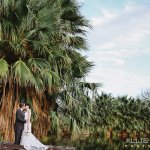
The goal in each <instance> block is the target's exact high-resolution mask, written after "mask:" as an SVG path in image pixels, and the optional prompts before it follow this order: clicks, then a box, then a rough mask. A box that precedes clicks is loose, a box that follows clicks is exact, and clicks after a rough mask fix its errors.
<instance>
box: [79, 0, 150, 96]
mask: <svg viewBox="0 0 150 150" xmlns="http://www.w3.org/2000/svg"><path fill="white" fill-rule="evenodd" d="M78 1H79V4H80V5H81V6H82V7H81V13H82V14H83V15H84V16H86V18H88V19H89V20H90V23H91V24H92V26H93V29H92V30H88V34H87V41H88V45H89V51H88V52H85V55H86V56H87V57H88V60H89V61H92V62H94V64H95V66H94V67H93V68H92V70H91V72H90V73H89V74H88V76H87V78H86V80H87V81H88V82H96V83H102V84H103V87H101V88H100V91H104V92H107V93H112V94H113V95H114V96H123V95H129V96H132V97H137V96H140V95H141V93H142V91H144V90H146V89H150V68H149V67H150V59H149V58H150V9H149V8H150V0H78Z"/></svg>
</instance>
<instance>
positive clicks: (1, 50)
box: [0, 0, 91, 140]
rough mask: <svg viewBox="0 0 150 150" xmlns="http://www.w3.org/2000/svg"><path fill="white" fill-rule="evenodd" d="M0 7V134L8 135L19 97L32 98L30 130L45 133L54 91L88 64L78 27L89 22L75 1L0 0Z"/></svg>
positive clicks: (79, 74)
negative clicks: (82, 52) (81, 51)
mask: <svg viewBox="0 0 150 150" xmlns="http://www.w3.org/2000/svg"><path fill="white" fill-rule="evenodd" d="M0 8H1V11H0V92H1V100H0V102H1V103H0V104H1V105H0V131H1V132H2V133H1V134H2V137H3V139H5V140H13V130H12V129H13V123H14V119H15V111H16V109H17V106H18V103H19V101H20V98H22V97H23V98H25V99H26V100H28V101H30V102H31V103H32V106H33V111H34V123H33V129H34V130H33V131H34V133H35V134H36V135H37V136H38V137H42V136H46V135H47V131H48V130H49V128H50V125H51V123H50V119H49V111H50V110H51V109H53V107H54V106H55V97H54V96H53V95H55V94H57V93H58V92H59V90H61V89H62V88H64V87H66V86H67V85H68V84H69V82H70V81H72V80H73V79H74V78H81V77H84V76H85V74H86V72H87V70H88V69H89V68H90V67H91V63H90V62H88V61H87V59H86V58H85V57H84V56H82V55H81V54H80V53H79V52H78V51H79V50H81V49H87V46H86V41H85V39H84V35H85V30H84V28H83V27H90V26H89V24H88V21H87V20H86V19H85V18H84V17H83V16H82V15H81V14H80V11H79V6H78V5H77V3H76V1H74V0H55V1H54V0H45V1H41V0H17V1H16V0H11V1H8V0H3V1H1V2H0ZM34 124H36V125H35V126H34Z"/></svg>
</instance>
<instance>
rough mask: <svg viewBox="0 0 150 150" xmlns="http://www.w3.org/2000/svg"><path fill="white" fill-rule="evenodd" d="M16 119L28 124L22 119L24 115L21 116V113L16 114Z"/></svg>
mask: <svg viewBox="0 0 150 150" xmlns="http://www.w3.org/2000/svg"><path fill="white" fill-rule="evenodd" d="M16 119H17V120H18V121H19V122H22V123H26V120H25V119H24V118H23V117H22V115H21V114H20V112H19V111H17V113H16Z"/></svg>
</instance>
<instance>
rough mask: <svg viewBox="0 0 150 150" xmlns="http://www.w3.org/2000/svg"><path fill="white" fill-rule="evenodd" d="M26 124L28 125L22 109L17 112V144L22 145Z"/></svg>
mask: <svg viewBox="0 0 150 150" xmlns="http://www.w3.org/2000/svg"><path fill="white" fill-rule="evenodd" d="M24 123H26V120H25V115H24V113H23V111H22V110H21V109H18V110H17V111H16V121H15V144H20V140H21V134H22V131H23V129H24Z"/></svg>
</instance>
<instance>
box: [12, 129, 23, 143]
mask: <svg viewBox="0 0 150 150" xmlns="http://www.w3.org/2000/svg"><path fill="white" fill-rule="evenodd" d="M22 131H23V130H21V129H17V130H15V143H14V144H18V145H20V141H21V135H22Z"/></svg>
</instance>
